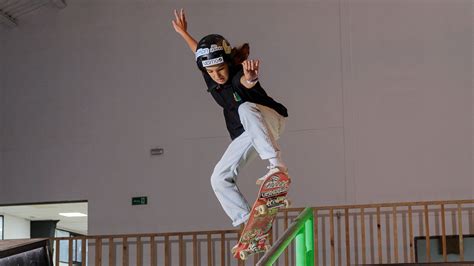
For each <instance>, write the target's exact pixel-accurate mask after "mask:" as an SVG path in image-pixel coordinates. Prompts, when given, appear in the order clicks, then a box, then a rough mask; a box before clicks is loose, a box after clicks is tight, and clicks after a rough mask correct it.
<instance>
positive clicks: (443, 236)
mask: <svg viewBox="0 0 474 266" xmlns="http://www.w3.org/2000/svg"><path fill="white" fill-rule="evenodd" d="M441 245H442V247H441V248H442V249H443V260H444V262H447V261H448V254H447V253H446V212H445V209H444V204H441Z"/></svg>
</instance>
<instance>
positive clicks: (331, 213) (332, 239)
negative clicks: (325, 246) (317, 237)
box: [329, 209, 336, 266]
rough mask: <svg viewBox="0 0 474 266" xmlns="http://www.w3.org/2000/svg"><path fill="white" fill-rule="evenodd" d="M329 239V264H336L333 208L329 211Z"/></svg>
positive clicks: (333, 265)
mask: <svg viewBox="0 0 474 266" xmlns="http://www.w3.org/2000/svg"><path fill="white" fill-rule="evenodd" d="M329 227H330V228H329V231H330V234H329V241H330V245H331V266H335V265H336V253H335V250H334V210H333V209H331V210H330V211H329Z"/></svg>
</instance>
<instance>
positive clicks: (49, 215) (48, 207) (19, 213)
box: [0, 202, 87, 235]
mask: <svg viewBox="0 0 474 266" xmlns="http://www.w3.org/2000/svg"><path fill="white" fill-rule="evenodd" d="M63 212H80V213H83V214H87V202H81V203H61V204H38V205H25V206H4V207H3V206H0V215H1V214H5V215H10V216H15V217H19V218H23V219H26V220H30V221H38V220H59V222H58V224H57V227H58V229H64V230H67V231H71V232H74V233H79V234H83V235H87V217H64V216H60V215H59V213H63Z"/></svg>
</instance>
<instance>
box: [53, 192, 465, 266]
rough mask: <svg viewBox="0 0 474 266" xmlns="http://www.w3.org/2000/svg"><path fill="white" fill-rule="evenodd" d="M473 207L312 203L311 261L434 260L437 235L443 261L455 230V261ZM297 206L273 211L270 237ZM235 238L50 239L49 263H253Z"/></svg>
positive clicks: (214, 234)
mask: <svg viewBox="0 0 474 266" xmlns="http://www.w3.org/2000/svg"><path fill="white" fill-rule="evenodd" d="M473 207H474V200H459V201H426V202H403V203H383V204H363V205H344V206H325V207H314V208H313V212H314V213H313V214H314V232H315V236H314V242H315V243H314V250H315V252H314V261H315V265H331V266H332V265H334V266H335V265H354V264H385V263H414V262H420V261H426V262H430V261H435V259H436V258H433V257H432V256H431V254H433V253H432V251H433V250H435V249H436V247H434V246H432V243H435V242H433V237H435V236H436V237H439V238H440V242H441V249H442V261H448V254H447V246H448V245H447V238H452V236H456V240H457V241H458V242H459V260H461V261H462V260H464V255H465V250H464V249H463V247H464V238H463V235H467V234H474V214H473V210H474V208H473ZM302 210H303V208H289V209H283V210H281V211H280V212H279V214H278V216H277V219H276V221H275V224H274V226H273V230H272V232H271V234H270V239H269V240H270V243H273V241H274V239H278V238H279V237H280V236H281V235H282V234H283V232H284V231H285V230H286V229H288V226H289V224H291V222H292V221H293V219H295V218H296V217H297V216H298V214H299V213H300V212H301V211H302ZM457 236H460V237H457ZM238 238H239V230H223V231H200V232H175V233H159V234H135V235H110V236H109V235H107V236H87V237H74V238H54V239H52V240H53V241H55V244H54V247H55V253H54V254H55V255H54V261H55V265H61V264H60V258H62V257H65V258H66V261H65V264H64V265H74V264H73V262H74V261H76V260H81V261H87V260H88V264H87V265H131V266H141V265H152V266H155V265H164V266H171V265H173V266H174V265H179V266H182V265H208V266H213V265H239V266H240V265H255V264H256V263H257V261H258V260H259V259H260V258H261V256H262V254H260V255H256V256H254V257H253V258H251V259H249V260H248V261H246V262H245V263H244V262H238V261H237V260H235V259H234V258H232V254H231V252H230V250H231V248H232V247H233V246H234V245H235V244H236V242H237V239H238ZM430 240H431V241H430ZM422 246H423V247H422ZM79 247H80V248H79ZM64 249H66V250H67V252H65V250H64ZM77 250H80V252H78V251H77ZM294 250H295V249H294V246H293V245H292V244H290V246H289V247H288V248H287V249H286V250H285V251H284V253H283V254H282V256H280V258H279V259H278V261H277V262H276V264H275V265H285V266H288V265H295V252H294ZM472 252H474V251H471V253H472ZM60 254H63V255H62V256H60ZM64 254H67V255H64ZM423 254H425V255H423ZM76 258H77V259H76ZM79 258H80V259H79ZM83 265H86V264H83Z"/></svg>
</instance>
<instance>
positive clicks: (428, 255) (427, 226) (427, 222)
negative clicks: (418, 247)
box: [424, 204, 431, 262]
mask: <svg viewBox="0 0 474 266" xmlns="http://www.w3.org/2000/svg"><path fill="white" fill-rule="evenodd" d="M424 216H425V240H426V259H427V260H428V262H431V245H430V244H431V243H430V216H429V210H428V205H427V204H425V205H424Z"/></svg>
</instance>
